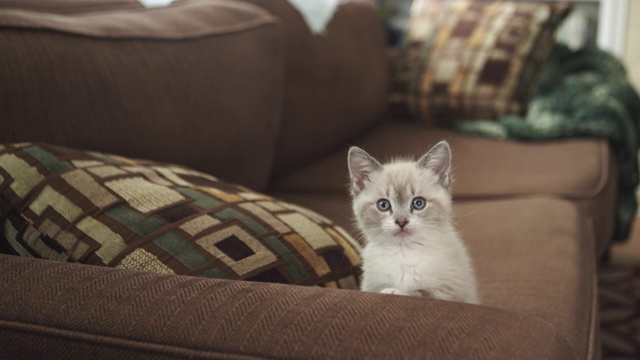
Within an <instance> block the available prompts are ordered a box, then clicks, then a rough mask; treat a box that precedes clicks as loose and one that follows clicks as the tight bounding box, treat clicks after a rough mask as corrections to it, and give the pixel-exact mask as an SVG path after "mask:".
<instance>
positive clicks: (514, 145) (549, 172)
mask: <svg viewBox="0 0 640 360" xmlns="http://www.w3.org/2000/svg"><path fill="white" fill-rule="evenodd" d="M442 139H446V140H447V141H449V144H450V145H451V149H452V151H453V169H452V172H453V180H454V181H453V195H454V197H455V198H456V199H459V200H464V199H483V198H505V197H523V196H532V195H543V196H559V197H563V198H566V199H571V200H573V201H575V202H576V203H578V204H579V205H580V207H581V208H582V209H583V211H584V214H585V215H586V216H589V217H591V218H592V219H593V221H594V227H595V229H596V230H595V231H596V234H597V239H598V243H597V249H598V252H599V253H601V252H602V251H604V249H605V248H606V245H607V244H608V243H609V241H610V240H611V236H612V233H613V223H614V214H615V201H616V185H617V180H616V176H615V174H616V171H617V170H616V164H615V161H614V159H613V158H612V154H611V151H610V149H609V145H608V143H607V142H606V141H604V140H598V139H572V140H563V141H553V142H545V143H533V142H516V141H503V140H495V139H488V138H482V137H473V136H468V135H463V134H460V133H457V132H455V131H451V130H446V129H435V128H427V127H423V126H419V125H416V124H406V123H388V124H384V125H381V126H378V127H376V129H374V130H373V131H371V132H370V133H368V134H367V135H365V136H364V137H362V138H360V139H358V140H356V141H354V142H353V143H352V144H351V145H357V146H359V147H361V148H363V149H365V150H366V151H367V152H369V153H370V154H371V155H372V156H374V157H376V158H377V159H389V158H392V157H397V156H410V157H414V158H418V157H419V156H421V155H422V154H424V152H425V151H427V150H428V149H429V148H430V147H431V146H432V145H433V144H435V143H437V142H438V141H440V140H442ZM612 175H613V176H612ZM348 176H349V173H348V169H347V146H345V147H344V148H343V149H342V150H341V151H338V152H335V153H333V154H331V155H329V156H327V157H325V158H324V159H322V160H320V161H316V162H314V163H313V164H311V165H309V166H307V167H304V168H302V169H299V170H297V171H294V172H291V173H289V174H287V175H283V176H281V177H280V178H278V179H276V180H275V181H274V183H273V184H272V187H271V191H273V192H300V193H321V194H327V193H338V194H343V193H345V192H346V191H347V179H348Z"/></svg>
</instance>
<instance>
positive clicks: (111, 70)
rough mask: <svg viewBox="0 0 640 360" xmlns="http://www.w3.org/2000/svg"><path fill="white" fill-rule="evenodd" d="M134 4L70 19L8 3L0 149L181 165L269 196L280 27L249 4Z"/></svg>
mask: <svg viewBox="0 0 640 360" xmlns="http://www.w3.org/2000/svg"><path fill="white" fill-rule="evenodd" d="M129 2H135V1H134V0H129V1H128V2H127V1H115V0H114V2H113V5H114V6H116V5H118V4H120V3H122V7H123V10H113V9H111V10H108V11H107V10H105V11H98V10H99V9H93V10H92V11H88V10H87V11H88V12H84V13H79V14H71V15H65V14H53V13H47V12H43V11H28V10H19V9H1V8H2V7H1V6H0V48H2V49H10V51H2V52H0V63H2V64H4V65H3V66H1V67H0V83H1V84H2V86H0V118H2V124H3V126H1V127H0V143H9V142H21V141H43V142H48V143H53V144H59V145H64V146H71V147H77V148H91V149H94V150H96V151H105V152H111V153H119V154H123V155H126V156H133V157H137V158H145V159H153V160H158V161H167V162H173V163H179V164H183V165H185V166H189V167H192V168H194V169H197V170H200V171H204V172H208V173H215V174H216V175H218V176H221V177H223V178H225V179H228V180H229V181H233V182H236V183H241V184H243V185H246V186H249V187H251V188H253V189H257V190H263V189H264V187H265V185H266V184H267V180H268V178H269V174H270V171H271V165H272V162H273V157H274V147H275V144H276V137H277V130H278V128H279V126H280V119H281V113H280V110H281V103H282V92H283V81H284V47H283V38H282V31H281V29H280V25H279V24H278V21H277V19H275V18H274V17H273V16H271V15H270V14H269V13H267V12H266V11H265V10H263V9H261V8H259V7H256V6H253V5H251V4H247V3H243V2H231V1H181V2H178V3H175V4H173V5H171V6H168V7H161V8H151V9H139V10H137V11H132V10H131V9H130V8H129V7H128V6H125V5H126V4H127V3H129ZM43 3H44V2H43ZM60 3H65V4H66V5H68V7H69V8H76V9H78V8H79V7H80V5H81V4H80V2H79V1H63V2H60ZM87 3H90V1H87ZM102 3H105V4H107V3H109V1H104V2H102ZM94 5H97V3H96V4H94ZM14 6H15V5H14ZM25 6H27V7H28V5H25ZM43 6H45V7H46V4H43ZM60 7H61V8H62V7H64V6H63V4H60ZM41 10H42V9H41ZM247 104H251V106H247ZM142 140H144V141H142ZM230 148H233V149H235V150H236V151H235V152H234V155H233V156H229V155H228V149H230Z"/></svg>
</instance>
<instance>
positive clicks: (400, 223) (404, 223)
mask: <svg viewBox="0 0 640 360" xmlns="http://www.w3.org/2000/svg"><path fill="white" fill-rule="evenodd" d="M408 223H409V220H405V219H396V224H398V226H400V229H404V227H405V226H407V224H408Z"/></svg>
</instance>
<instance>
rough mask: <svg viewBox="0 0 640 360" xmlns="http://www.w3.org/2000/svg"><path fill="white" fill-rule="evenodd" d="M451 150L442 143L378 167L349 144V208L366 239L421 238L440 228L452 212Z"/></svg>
mask: <svg viewBox="0 0 640 360" xmlns="http://www.w3.org/2000/svg"><path fill="white" fill-rule="evenodd" d="M449 169H450V150H449V146H448V144H447V143H445V142H442V143H440V144H438V145H436V146H435V147H434V148H433V149H432V150H430V151H429V152H428V153H427V154H425V155H424V156H423V157H422V158H421V159H420V160H418V161H415V162H414V161H396V162H392V163H389V164H385V165H381V164H380V163H379V162H377V160H375V159H374V158H372V157H371V156H370V155H368V154H367V153H366V152H364V151H363V150H362V149H359V148H352V150H351V151H350V152H349V170H350V173H351V179H352V195H353V210H354V214H355V217H356V219H357V221H358V225H359V226H360V228H361V230H362V231H363V233H364V235H365V237H366V238H367V241H372V242H393V243H395V242H397V241H407V242H409V241H411V242H414V241H419V240H420V239H421V233H423V232H424V231H430V232H434V231H438V228H439V225H441V224H442V223H443V222H444V221H448V219H449V216H450V213H451V195H450V193H449V191H448V188H449V182H450V180H449Z"/></svg>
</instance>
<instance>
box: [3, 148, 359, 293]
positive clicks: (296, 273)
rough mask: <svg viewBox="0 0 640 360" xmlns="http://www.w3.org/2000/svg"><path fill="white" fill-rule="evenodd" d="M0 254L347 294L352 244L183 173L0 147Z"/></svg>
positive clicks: (268, 202) (295, 211)
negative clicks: (310, 287)
mask: <svg viewBox="0 0 640 360" xmlns="http://www.w3.org/2000/svg"><path fill="white" fill-rule="evenodd" d="M0 205H1V207H0V224H2V228H3V231H2V236H0V249H2V250H3V251H4V252H7V253H13V254H19V255H23V256H33V257H40V258H48V259H53V260H62V261H70V262H82V263H86V264H93V265H108V266H114V267H118V268H129V269H136V270H143V271H153V272H162V273H171V274H184V275H193V276H200V277H215V278H225V279H246V280H253V281H265V282H278V283H291V284H300V285H322V286H327V287H343V288H356V287H357V279H356V276H355V273H356V271H357V267H358V265H359V264H360V259H359V256H358V254H357V247H358V246H357V244H356V242H355V241H354V240H352V238H351V237H350V236H349V235H348V234H347V233H346V232H345V231H344V230H342V229H341V228H340V227H338V226H334V225H333V223H332V222H331V221H330V220H328V219H326V218H324V217H322V216H320V215H318V214H316V213H314V212H313V211H310V210H307V209H304V208H302V207H299V206H296V205H293V204H289V203H286V202H283V201H279V200H277V199H274V198H272V197H269V196H266V195H263V194H260V193H257V192H254V191H252V190H249V189H248V188H245V187H243V186H239V185H234V184H231V183H226V182H223V181H221V180H218V179H217V178H215V177H213V176H210V175H207V174H204V173H200V172H196V171H193V170H190V169H188V168H185V167H181V166H177V165H171V164H163V163H157V162H148V161H142V160H132V159H128V158H123V157H120V156H115V155H107V154H103V153H96V152H91V151H79V150H73V149H69V148H64V147H58V146H52V145H47V144H33V143H22V144H13V145H5V146H2V147H0Z"/></svg>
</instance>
